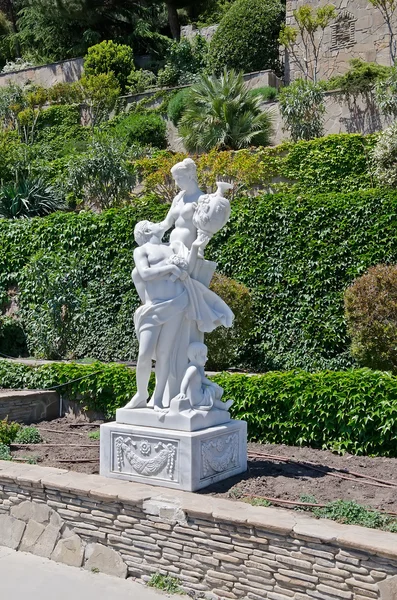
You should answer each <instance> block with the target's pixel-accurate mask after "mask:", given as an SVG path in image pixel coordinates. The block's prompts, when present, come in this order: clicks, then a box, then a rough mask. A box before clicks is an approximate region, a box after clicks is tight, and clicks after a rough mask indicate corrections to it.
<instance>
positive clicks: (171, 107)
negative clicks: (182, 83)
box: [167, 88, 190, 126]
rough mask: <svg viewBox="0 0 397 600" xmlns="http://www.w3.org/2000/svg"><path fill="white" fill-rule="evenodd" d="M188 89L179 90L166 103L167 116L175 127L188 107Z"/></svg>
mask: <svg viewBox="0 0 397 600" xmlns="http://www.w3.org/2000/svg"><path fill="white" fill-rule="evenodd" d="M189 93H190V88H184V89H183V90H179V92H177V93H176V94H175V96H172V98H171V100H170V101H169V103H168V108H167V116H168V118H169V120H170V121H172V123H173V124H174V125H175V126H177V125H178V123H179V121H180V120H181V118H182V116H183V113H184V112H185V110H186V108H187V106H188V98H189Z"/></svg>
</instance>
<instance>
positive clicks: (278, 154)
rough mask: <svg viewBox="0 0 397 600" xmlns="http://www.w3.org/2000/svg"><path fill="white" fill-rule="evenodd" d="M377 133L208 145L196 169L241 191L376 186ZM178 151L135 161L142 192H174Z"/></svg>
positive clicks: (203, 180) (206, 179)
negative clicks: (261, 144)
mask: <svg viewBox="0 0 397 600" xmlns="http://www.w3.org/2000/svg"><path fill="white" fill-rule="evenodd" d="M375 139H376V138H375V136H363V135H360V134H336V135H328V136H326V137H324V138H318V139H315V140H309V141H303V140H302V141H300V142H297V143H295V144H294V143H284V144H282V145H280V146H277V147H275V148H257V149H245V150H239V151H237V152H236V151H223V152H219V151H217V150H212V151H211V152H209V153H208V154H202V155H200V156H199V157H197V158H196V159H195V160H196V164H197V174H198V179H199V182H200V185H201V186H202V189H204V190H205V189H206V188H208V189H211V190H214V189H215V186H216V181H217V180H218V179H219V177H226V178H227V179H228V180H232V182H233V183H234V194H237V193H241V192H242V191H244V192H246V193H248V194H250V195H256V194H258V193H259V192H260V191H261V192H262V193H263V190H267V189H269V188H270V189H272V190H287V189H291V190H294V191H295V190H296V191H299V192H304V191H315V192H316V193H317V192H318V190H319V189H321V190H322V191H323V192H339V191H343V192H345V191H350V190H358V189H366V188H369V187H374V185H373V181H372V178H371V173H370V167H371V160H370V153H371V149H372V147H373V145H374V143H375ZM186 156H187V155H185V154H182V153H177V154H172V153H171V152H169V153H165V152H162V153H156V154H155V155H154V156H153V157H150V158H143V159H140V160H138V161H137V163H136V167H137V169H138V172H139V177H140V179H141V181H142V182H143V185H144V189H145V192H146V193H148V194H153V193H154V194H156V196H157V197H158V198H159V200H164V199H165V200H167V201H169V202H171V201H172V199H173V197H174V196H175V195H176V193H177V189H176V187H175V183H174V180H173V179H172V177H171V174H170V169H171V167H172V166H173V165H174V164H175V163H176V162H178V161H181V160H183V159H184V158H186Z"/></svg>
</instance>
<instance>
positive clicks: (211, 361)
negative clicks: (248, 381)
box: [205, 273, 253, 371]
mask: <svg viewBox="0 0 397 600" xmlns="http://www.w3.org/2000/svg"><path fill="white" fill-rule="evenodd" d="M210 289H211V290H212V291H213V292H215V293H216V294H217V295H218V296H220V297H221V298H222V300H224V301H225V302H226V304H227V305H228V306H229V307H230V308H231V309H232V311H233V313H234V322H233V327H230V328H226V327H218V328H217V329H215V331H213V332H212V333H209V334H207V335H206V336H205V343H206V344H207V346H208V363H207V369H210V370H214V369H216V370H218V371H221V370H222V371H223V370H224V369H229V368H230V367H233V366H234V365H236V364H238V363H239V355H240V353H241V351H242V348H244V344H245V342H247V341H248V339H249V338H250V335H251V329H252V325H253V314H252V303H251V297H250V293H249V290H248V288H246V287H245V285H242V284H241V283H238V282H237V281H234V280H233V279H229V278H228V277H225V276H224V275H219V273H215V275H214V277H213V278H212V281H211V286H210Z"/></svg>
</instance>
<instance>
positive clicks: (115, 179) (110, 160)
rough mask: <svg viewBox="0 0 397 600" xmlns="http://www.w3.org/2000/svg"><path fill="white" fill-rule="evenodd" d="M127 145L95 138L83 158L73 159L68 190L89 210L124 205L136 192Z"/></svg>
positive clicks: (69, 172)
mask: <svg viewBox="0 0 397 600" xmlns="http://www.w3.org/2000/svg"><path fill="white" fill-rule="evenodd" d="M127 159H128V154H127V152H126V148H125V144H120V143H119V142H117V141H116V140H112V139H105V138H94V139H93V140H92V142H91V144H90V146H89V148H88V150H87V152H85V153H84V154H82V155H77V156H76V157H74V158H72V160H71V161H70V163H69V168H68V178H67V182H66V184H65V186H66V189H67V190H68V191H69V192H70V193H73V195H74V197H75V198H77V199H78V201H80V202H82V203H83V204H84V205H85V206H87V207H96V208H97V209H100V210H104V209H106V208H111V207H113V206H118V205H120V204H122V203H123V202H124V201H125V200H127V198H128V197H129V194H130V193H131V191H132V188H133V187H134V184H135V174H134V170H133V167H132V165H131V164H130V163H129V162H128V160H127Z"/></svg>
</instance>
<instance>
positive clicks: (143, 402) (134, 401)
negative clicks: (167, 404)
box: [124, 392, 147, 408]
mask: <svg viewBox="0 0 397 600" xmlns="http://www.w3.org/2000/svg"><path fill="white" fill-rule="evenodd" d="M146 406H147V397H146V398H145V397H144V396H142V395H141V394H139V393H138V392H137V393H136V394H135V396H134V397H133V398H131V400H130V401H129V402H127V404H126V405H125V406H124V408H146Z"/></svg>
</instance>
